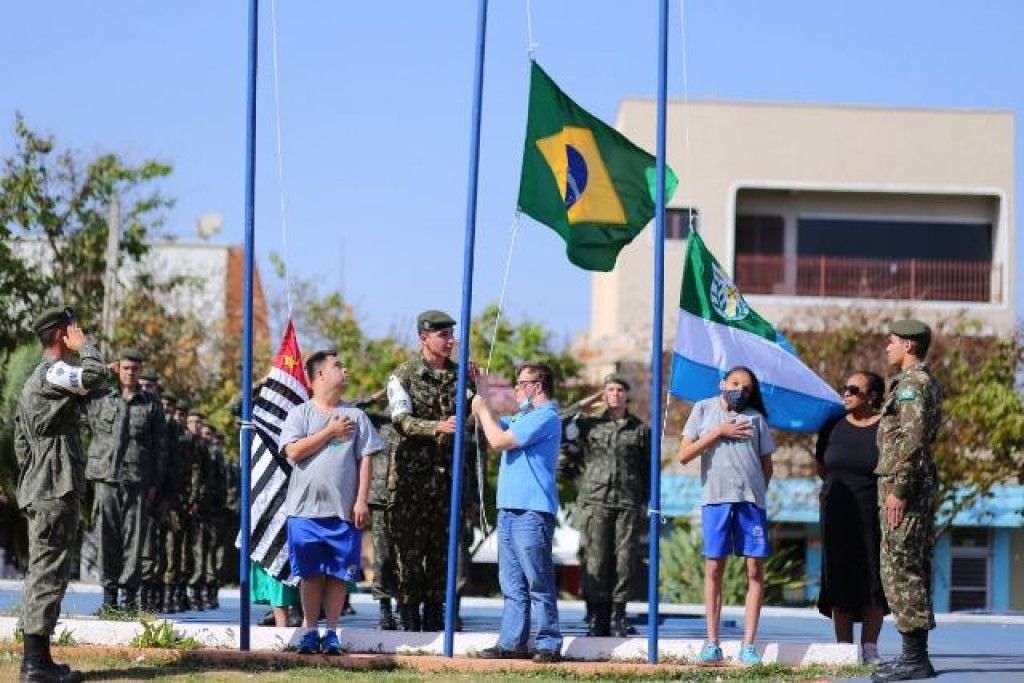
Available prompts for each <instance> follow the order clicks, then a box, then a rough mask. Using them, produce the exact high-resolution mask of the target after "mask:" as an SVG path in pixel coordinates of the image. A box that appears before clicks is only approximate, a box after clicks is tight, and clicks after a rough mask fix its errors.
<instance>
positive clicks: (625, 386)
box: [604, 372, 630, 391]
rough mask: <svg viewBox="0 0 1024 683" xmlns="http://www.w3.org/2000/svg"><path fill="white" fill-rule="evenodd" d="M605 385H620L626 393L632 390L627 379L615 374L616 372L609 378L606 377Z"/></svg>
mask: <svg viewBox="0 0 1024 683" xmlns="http://www.w3.org/2000/svg"><path fill="white" fill-rule="evenodd" d="M604 383H605V384H619V385H621V386H622V388H623V389H625V390H626V391H629V389H630V387H629V382H628V381H627V380H626V378H625V377H623V376H622V375H620V374H618V373H615V372H613V373H612V374H610V375H608V376H607V377H605V378H604Z"/></svg>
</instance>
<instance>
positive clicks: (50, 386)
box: [14, 308, 109, 683]
mask: <svg viewBox="0 0 1024 683" xmlns="http://www.w3.org/2000/svg"><path fill="white" fill-rule="evenodd" d="M32 329H33V331H34V332H35V333H36V334H37V335H38V336H39V339H40V341H41V342H42V345H43V357H42V360H41V361H40V362H39V365H37V366H36V369H35V370H34V371H33V372H32V374H31V375H29V378H28V380H26V382H25V384H24V386H23V387H22V389H21V394H20V396H19V398H18V407H17V410H16V413H15V415H14V454H15V458H16V459H17V462H18V490H17V491H18V507H19V508H20V509H21V510H22V511H23V512H24V513H25V517H26V518H27V522H28V568H27V570H26V572H25V581H24V584H23V588H22V599H21V630H22V633H23V635H24V640H23V648H24V656H23V658H22V660H21V674H20V679H21V680H22V681H59V682H62V683H71V682H74V681H81V680H83V676H82V674H81V672H78V671H72V670H71V669H69V668H68V667H67V666H66V665H62V664H56V663H54V661H53V659H52V658H51V657H50V636H51V635H52V634H53V629H54V626H55V625H56V624H57V617H58V616H59V614H60V604H61V601H62V600H63V599H64V592H65V591H66V590H67V586H68V579H69V577H70V573H71V553H72V548H73V547H74V546H75V545H76V537H77V532H78V513H79V504H80V501H81V499H82V496H84V495H85V473H84V471H83V458H82V440H81V436H80V434H79V415H80V411H81V409H82V407H83V405H84V398H85V394H86V393H87V392H88V391H90V390H92V389H97V388H99V387H101V386H102V385H103V382H104V381H105V380H106V378H107V377H108V376H109V374H108V370H107V368H106V366H104V365H103V361H102V360H100V355H99V352H98V351H97V350H96V348H95V347H93V346H92V345H91V344H89V341H88V339H87V338H86V336H85V333H84V332H82V330H81V328H79V327H78V325H77V324H76V323H75V321H74V315H73V313H72V311H71V309H69V308H51V309H48V310H45V311H43V312H42V313H41V314H39V315H38V316H37V317H36V319H35V320H34V321H33V323H32ZM76 352H77V353H78V355H79V358H80V359H81V366H79V367H76V366H73V365H70V364H69V363H68V362H67V361H68V360H69V359H70V358H71V356H72V354H74V353H76Z"/></svg>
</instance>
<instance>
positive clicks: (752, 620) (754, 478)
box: [679, 367, 775, 664]
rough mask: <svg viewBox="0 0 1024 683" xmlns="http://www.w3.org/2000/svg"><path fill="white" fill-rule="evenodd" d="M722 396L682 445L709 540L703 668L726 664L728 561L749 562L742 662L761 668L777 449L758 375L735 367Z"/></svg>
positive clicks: (692, 422) (701, 410)
mask: <svg viewBox="0 0 1024 683" xmlns="http://www.w3.org/2000/svg"><path fill="white" fill-rule="evenodd" d="M719 387H720V389H721V392H722V393H721V394H720V395H719V396H714V397H712V398H708V399H704V400H703V401H698V402H697V403H696V404H695V405H694V407H693V411H692V412H691V413H690V417H689V419H688V420H687V421H686V426H684V427H683V438H682V441H681V443H680V444H679V462H680V463H682V464H686V463H688V462H690V461H691V460H693V459H694V458H696V457H697V456H700V458H701V463H700V479H701V486H702V495H701V526H702V528H703V532H704V557H705V569H704V610H705V613H706V616H707V630H708V640H707V644H706V645H705V646H704V649H703V650H702V651H701V653H700V660H701V662H703V663H705V664H715V663H718V662H721V661H722V659H723V656H722V648H721V646H720V645H719V642H718V632H719V624H720V621H721V614H722V577H723V575H724V574H725V563H726V560H727V558H728V556H729V555H730V554H733V555H737V556H740V557H743V558H745V562H746V567H747V582H748V586H747V598H746V614H745V616H746V620H745V627H744V632H743V645H742V647H741V648H740V654H739V660H740V662H742V663H743V664H758V663H760V661H761V657H760V654H759V653H758V651H757V648H756V647H755V646H754V639H755V637H756V635H757V622H758V618H759V617H760V613H761V602H762V600H763V598H764V558H766V557H768V555H769V554H770V553H771V546H770V544H769V542H768V515H767V512H766V494H767V491H768V482H769V481H770V480H771V477H772V461H771V454H772V451H773V450H775V443H774V441H773V440H772V436H771V433H770V432H769V431H768V421H767V411H766V410H765V407H764V400H763V399H762V398H761V388H760V385H759V384H758V381H757V377H755V376H754V373H753V372H752V371H751V370H749V369H748V368H745V367H736V368H733V369H732V370H730V371H729V372H728V373H726V375H725V379H723V380H722V382H721V384H720V385H719Z"/></svg>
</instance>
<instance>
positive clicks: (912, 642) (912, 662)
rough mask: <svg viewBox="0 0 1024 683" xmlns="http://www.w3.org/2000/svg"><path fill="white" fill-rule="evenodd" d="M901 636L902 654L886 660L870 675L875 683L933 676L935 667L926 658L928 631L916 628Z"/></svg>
mask: <svg viewBox="0 0 1024 683" xmlns="http://www.w3.org/2000/svg"><path fill="white" fill-rule="evenodd" d="M900 635H901V636H903V654H902V655H900V656H899V657H898V658H896V659H894V660H892V661H890V662H886V663H885V664H883V665H882V666H880V667H879V668H878V669H877V670H876V671H875V673H873V674H872V675H871V680H872V681H875V683H883V682H885V681H913V680H917V679H921V678H934V677H935V668H934V667H933V666H932V663H931V660H930V659H929V658H928V631H927V630H926V629H918V630H916V631H911V632H909V633H902V632H901V633H900Z"/></svg>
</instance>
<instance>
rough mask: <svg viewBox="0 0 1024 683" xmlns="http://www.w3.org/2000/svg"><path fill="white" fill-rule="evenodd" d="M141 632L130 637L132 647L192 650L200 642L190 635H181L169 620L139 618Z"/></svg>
mask: <svg viewBox="0 0 1024 683" xmlns="http://www.w3.org/2000/svg"><path fill="white" fill-rule="evenodd" d="M140 623H141V624H142V633H140V634H139V635H137V636H135V637H134V638H132V643H131V644H132V647H159V648H167V649H172V650H194V649H196V648H198V647H199V646H200V642H199V641H198V640H196V639H195V638H193V637H192V636H183V635H181V634H180V633H178V631H177V630H175V628H174V624H172V623H171V622H169V621H156V620H154V619H141V620H140Z"/></svg>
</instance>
